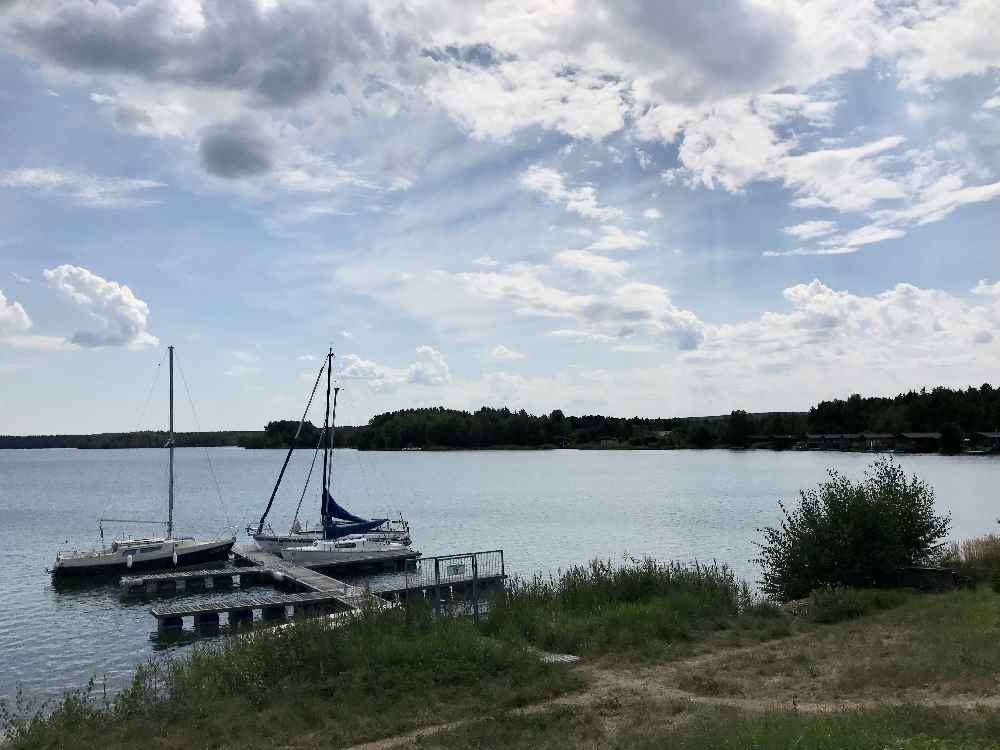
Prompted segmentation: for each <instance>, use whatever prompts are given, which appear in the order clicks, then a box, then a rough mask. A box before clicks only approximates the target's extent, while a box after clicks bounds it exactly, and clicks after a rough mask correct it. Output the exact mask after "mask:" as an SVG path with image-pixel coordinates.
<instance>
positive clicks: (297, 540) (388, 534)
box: [253, 531, 410, 555]
mask: <svg viewBox="0 0 1000 750" xmlns="http://www.w3.org/2000/svg"><path fill="white" fill-rule="evenodd" d="M367 536H370V537H372V538H373V539H384V540H386V541H388V542H395V543H397V544H407V545H408V544H410V534H409V532H407V531H379V532H373V533H371V534H368V535H367ZM322 538H323V532H322V531H317V532H315V533H305V534H254V535H253V540H254V543H255V544H256V545H257V548H258V549H260V550H261V551H262V552H270V553H272V554H275V555H283V554H284V551H285V550H286V549H289V548H290V547H306V546H308V545H310V544H312V543H313V542H316V541H319V540H320V539H322Z"/></svg>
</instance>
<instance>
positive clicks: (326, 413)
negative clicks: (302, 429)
mask: <svg viewBox="0 0 1000 750" xmlns="http://www.w3.org/2000/svg"><path fill="white" fill-rule="evenodd" d="M332 369H333V347H331V348H330V349H329V351H327V353H326V409H324V410H323V435H324V436H325V437H324V440H323V489H322V493H323V494H322V495H320V503H319V512H320V516H321V518H322V521H323V527H324V529H325V528H326V519H327V512H326V498H327V495H328V494H329V484H328V474H327V463H328V461H329V453H330V381H331V380H332V376H331V374H330V371H331V370H332Z"/></svg>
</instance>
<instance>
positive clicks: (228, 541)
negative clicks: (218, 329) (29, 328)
mask: <svg viewBox="0 0 1000 750" xmlns="http://www.w3.org/2000/svg"><path fill="white" fill-rule="evenodd" d="M167 349H168V351H169V354H170V438H169V441H168V442H167V448H168V449H169V456H170V458H169V463H170V478H169V480H168V484H167V520H166V521H137V520H129V519H114V518H102V519H101V520H100V522H99V528H100V529H101V539H102V541H103V539H104V524H105V523H135V524H144V525H148V524H156V525H163V526H165V527H166V534H165V535H164V536H162V537H156V536H154V537H139V538H125V539H119V540H116V541H114V542H112V543H111V544H110V545H106V546H101V547H100V548H99V549H94V550H86V551H80V550H67V551H62V552H59V553H57V554H56V560H55V564H54V565H53V566H52V575H54V576H70V575H75V576H97V575H103V574H112V573H120V572H123V571H126V570H136V571H138V570H151V569H157V568H171V567H175V566H177V567H179V566H182V565H195V564H199V563H203V562H210V561H213V560H225V559H226V558H227V557H228V556H229V551H230V550H231V549H232V546H233V544H234V543H235V542H236V535H235V533H234V534H233V535H232V536H231V537H226V538H222V539H213V540H205V539H194V538H192V537H177V536H174V347H172V346H170V347H167Z"/></svg>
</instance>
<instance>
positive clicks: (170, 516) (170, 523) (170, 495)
mask: <svg viewBox="0 0 1000 750" xmlns="http://www.w3.org/2000/svg"><path fill="white" fill-rule="evenodd" d="M167 350H168V351H169V352H170V437H169V439H168V440H167V447H168V448H169V449H170V481H169V483H168V485H167V539H172V538H173V536H174V347H172V346H168V347H167Z"/></svg>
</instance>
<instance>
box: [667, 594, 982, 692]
mask: <svg viewBox="0 0 1000 750" xmlns="http://www.w3.org/2000/svg"><path fill="white" fill-rule="evenodd" d="M998 644H1000V597H998V596H997V595H996V594H994V593H993V592H992V591H989V590H988V589H987V588H985V587H981V588H980V589H979V590H978V591H976V592H968V591H956V592H952V593H948V594H940V595H909V596H908V597H907V599H906V601H905V602H904V603H903V604H902V605H901V606H899V607H897V608H896V609H893V610H889V611H886V612H881V613H879V614H877V615H871V616H869V617H866V618H862V619H858V620H852V621H849V622H844V623H840V624H838V625H834V626H821V627H818V628H817V629H816V630H815V632H813V633H810V634H808V635H807V636H806V637H800V638H797V639H787V640H782V641H776V642H774V643H772V644H769V645H764V646H761V647H760V648H756V649H749V650H742V651H739V652H733V653H730V654H726V653H721V654H719V656H718V658H715V659H709V660H703V661H702V662H701V663H700V664H699V674H700V675H701V676H702V677H703V678H704V679H708V678H714V679H716V680H717V679H719V677H718V676H719V675H725V678H726V680H727V681H728V682H729V683H732V684H733V685H734V689H737V690H739V691H740V692H742V693H743V694H745V695H753V696H755V697H759V698H773V699H776V700H792V699H793V698H794V699H798V700H819V701H823V700H833V701H837V700H842V699H848V698H850V699H881V698H884V697H886V696H887V695H891V696H893V697H894V698H895V699H896V700H908V699H919V698H920V697H921V696H926V695H928V694H931V695H938V696H941V695H947V696H962V695H972V694H976V695H997V693H998V692H1000V677H998V675H1000V647H998ZM690 678H691V675H690V674H688V675H687V677H686V679H690ZM675 684H677V683H676V682H675ZM678 687H680V685H679V684H678Z"/></svg>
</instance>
